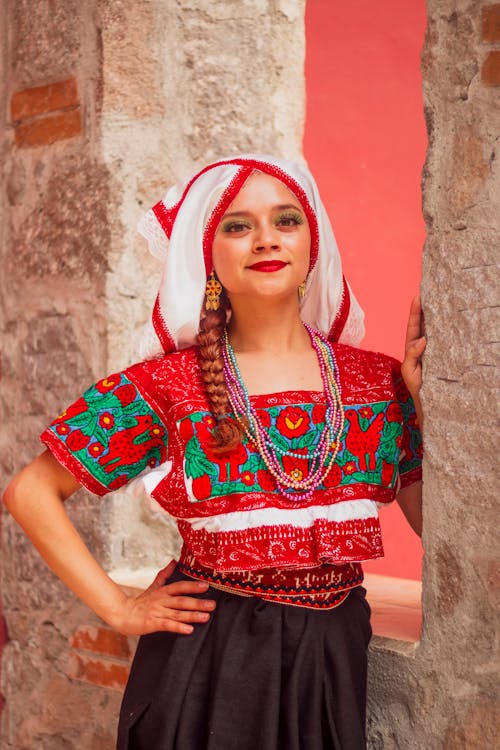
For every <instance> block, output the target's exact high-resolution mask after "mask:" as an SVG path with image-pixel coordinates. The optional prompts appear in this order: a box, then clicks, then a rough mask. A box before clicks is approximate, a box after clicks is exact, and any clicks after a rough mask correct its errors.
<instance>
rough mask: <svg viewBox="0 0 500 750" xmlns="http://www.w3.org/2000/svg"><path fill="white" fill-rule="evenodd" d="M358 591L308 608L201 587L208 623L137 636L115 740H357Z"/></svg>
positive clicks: (228, 746)
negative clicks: (187, 630) (212, 604)
mask: <svg viewBox="0 0 500 750" xmlns="http://www.w3.org/2000/svg"><path fill="white" fill-rule="evenodd" d="M183 578H185V576H183V575H182V574H180V573H179V572H176V573H175V574H174V576H172V578H171V579H169V582H173V580H181V579H183ZM365 593H366V592H365V590H364V589H363V588H362V587H360V586H358V587H357V588H355V589H353V590H352V591H351V593H350V594H349V596H348V597H347V599H346V600H345V601H344V602H343V603H342V604H341V605H339V606H338V607H336V608H335V609H330V610H313V609H306V608H303V607H293V606H288V605H283V604H275V603H271V602H266V601H264V600H262V599H259V598H257V597H244V596H238V595H235V594H229V593H227V592H225V591H220V590H219V589H214V588H210V589H209V591H208V592H207V593H206V594H202V595H201V596H203V597H205V598H211V599H215V600H216V601H217V608H216V610H215V612H214V613H213V614H212V615H211V619H210V621H209V622H208V623H206V624H199V625H195V629H194V632H193V633H192V634H191V635H177V634H173V633H152V634H151V635H146V636H142V637H141V639H140V640H139V645H138V647H137V652H136V655H135V658H134V662H133V664H132V669H131V673H130V678H129V682H128V685H127V688H126V691H125V695H124V698H123V703H122V709H121V713H120V724H119V729H118V744H117V750H233V748H234V750H363V749H364V748H365V700H366V666H367V659H366V652H367V646H368V642H369V640H370V636H371V627H370V610H369V606H368V603H367V601H366V599H365Z"/></svg>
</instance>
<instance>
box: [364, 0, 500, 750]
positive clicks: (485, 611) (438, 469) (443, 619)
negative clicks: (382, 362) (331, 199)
mask: <svg viewBox="0 0 500 750" xmlns="http://www.w3.org/2000/svg"><path fill="white" fill-rule="evenodd" d="M483 5H484V4H483V3H477V2H472V0H429V2H428V3H427V7H428V17H429V25H428V30H427V36H426V43H425V47H424V50H423V55H422V68H423V75H424V99H425V110H426V121H427V127H428V132H429V151H428V155H427V162H426V166H425V169H424V179H423V195H424V213H425V218H426V222H427V230H428V236H427V241H426V246H425V251H424V258H423V283H422V297H423V303H424V311H425V317H426V328H427V335H428V346H427V350H426V354H425V359H424V387H423V402H424V411H425V415H426V421H425V449H426V455H425V466H424V539H423V541H424V550H425V556H424V581H423V615H424V625H423V633H422V639H421V642H420V646H419V647H418V649H417V650H416V652H415V653H414V656H413V657H411V658H408V657H406V658H400V657H399V658H398V657H397V656H396V655H395V654H394V653H392V652H391V651H390V650H388V649H386V650H385V651H384V650H383V649H380V648H378V649H376V650H373V652H372V655H371V656H372V658H371V664H370V684H371V698H370V720H369V747H370V748H384V750H385V749H386V748H405V750H406V749H408V750H420V749H421V748H424V747H425V748H426V749H427V748H429V750H442V749H443V748H446V749H447V750H448V749H449V750H451V748H453V749H454V750H455V748H471V750H487V749H488V750H489V749H490V748H493V747H495V738H496V734H495V733H496V731H497V727H498V717H497V716H496V714H495V701H494V696H495V695H496V694H497V693H496V685H495V677H494V675H495V673H496V672H497V670H498V662H499V660H498V651H497V650H496V648H497V647H496V646H495V645H494V644H495V643H496V640H495V630H496V622H497V614H496V613H497V608H498V599H497V596H498V590H497V586H498V583H497V578H496V576H497V571H498V552H497V544H496V542H495V534H496V531H495V529H496V520H495V517H496V511H495V507H496V487H497V486H498V475H496V473H495V467H496V465H497V459H496V455H495V454H496V449H495V445H496V440H494V439H492V434H493V431H494V429H495V427H494V424H495V419H496V415H497V406H496V404H497V403H498V350H497V345H496V343H495V342H496V341H497V334H496V333H495V331H498V316H497V310H498V288H499V285H498V267H497V252H498V244H499V234H500V232H499V216H498V208H497V207H498V200H499V197H500V186H499V180H498V156H497V135H498V134H497V132H496V128H495V121H496V120H497V119H498V108H499V104H498V98H496V99H495V98H493V96H492V90H491V89H490V88H488V87H487V86H484V84H483V83H482V82H481V76H480V69H481V62H482V59H483V56H484V42H483V40H482V17H483V16H482V13H481V11H482V6H483Z"/></svg>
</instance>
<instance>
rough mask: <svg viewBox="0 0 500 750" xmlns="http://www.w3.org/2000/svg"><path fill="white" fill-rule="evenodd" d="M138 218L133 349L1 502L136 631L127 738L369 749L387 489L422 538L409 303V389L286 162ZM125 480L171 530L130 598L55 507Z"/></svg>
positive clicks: (88, 599)
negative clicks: (162, 553) (373, 333)
mask: <svg viewBox="0 0 500 750" xmlns="http://www.w3.org/2000/svg"><path fill="white" fill-rule="evenodd" d="M140 228H141V231H142V232H143V234H145V236H146V237H147V238H148V240H149V242H150V247H151V250H152V252H153V253H154V254H156V255H158V256H160V257H162V258H163V259H164V275H163V279H162V282H161V286H160V291H159V294H158V298H157V301H156V304H155V308H154V311H153V316H152V325H151V326H150V327H149V329H148V332H147V334H146V335H145V340H144V347H143V356H144V358H145V359H144V361H143V362H141V363H139V364H137V365H134V366H132V367H130V368H128V369H127V370H125V371H124V372H123V373H117V374H114V375H111V376H109V377H107V378H104V379H103V380H101V381H99V382H98V383H97V384H96V385H95V386H93V387H92V388H90V389H89V390H88V391H86V393H85V394H84V395H83V397H81V398H80V399H78V401H76V402H75V404H73V405H72V406H70V407H69V408H68V409H66V411H65V412H63V414H62V415H60V416H59V417H58V418H57V419H56V420H55V421H54V422H53V423H52V425H50V427H49V428H47V430H46V431H45V432H44V433H43V435H42V439H43V440H44V442H45V443H46V445H47V446H48V448H49V449H50V451H47V452H46V453H44V454H43V455H42V456H40V457H39V458H37V459H36V460H35V461H34V462H33V463H32V464H31V465H30V466H29V467H27V468H26V469H25V470H24V471H23V472H21V473H20V474H19V475H18V477H17V478H16V479H14V481H13V482H12V484H11V486H10V487H9V488H8V490H7V491H6V494H5V503H6V505H7V507H8V508H9V510H10V511H11V513H12V514H13V515H14V517H15V518H16V519H17V520H18V521H19V523H20V524H21V525H22V526H23V527H24V529H25V531H26V533H27V534H28V535H29V536H30V538H31V539H32V541H33V542H34V544H35V545H36V546H37V548H38V549H39V551H40V552H41V554H42V555H43V556H44V558H45V559H46V561H47V563H48V564H49V565H50V567H51V568H52V569H53V570H54V572H55V573H56V574H57V575H58V576H59V577H60V578H61V579H62V580H63V581H64V582H65V583H66V584H67V585H68V586H69V587H70V588H71V589H72V590H73V591H74V592H75V593H76V594H77V595H78V596H79V597H80V598H81V599H82V600H83V601H84V602H85V603H86V604H87V605H88V606H90V607H91V608H92V609H93V610H94V611H95V612H96V613H97V614H98V615H99V616H100V617H101V618H102V619H103V620H105V621H106V622H107V623H109V624H110V625H112V626H113V627H115V628H116V629H118V630H119V631H120V632H122V633H126V634H140V635H142V636H143V637H142V638H141V640H140V642H139V646H138V650H137V654H136V657H135V660H134V664H133V667H132V671H131V677H130V680H129V684H128V686H127V690H126V693H125V697H124V702H123V706H122V712H121V719H120V728H119V738H118V747H119V748H123V749H124V748H136V749H139V748H144V749H145V748H147V749H148V750H155V749H156V748H158V749H161V750H170V749H171V748H172V749H173V748H178V749H180V750H194V749H195V748H196V749H198V748H211V749H213V748H217V749H218V750H226V749H228V748H233V747H234V748H239V750H245V749H247V748H248V750H250V749H251V750H254V749H255V748H259V749H260V750H274V749H275V748H283V749H285V748H286V750H293V749H295V748H296V749H297V750H299V748H300V750H319V749H320V748H341V749H342V750H346V749H351V748H352V749H353V750H354V749H359V748H362V747H364V746H365V740H364V718H365V690H366V687H365V685H366V648H367V645H368V641H369V638H370V633H371V630H370V624H369V610H368V605H367V604H366V601H365V591H364V589H363V588H362V587H361V585H360V584H361V582H362V580H363V574H362V570H361V566H360V562H361V561H363V560H366V559H371V558H374V557H378V556H380V555H382V554H383V552H382V545H381V539H380V527H379V524H378V519H377V503H380V502H382V503H384V502H389V501H391V500H392V499H394V497H395V496H396V495H397V499H398V501H399V502H400V504H401V506H402V508H403V511H404V512H405V514H406V516H407V517H408V520H409V521H410V523H411V525H412V526H413V528H414V529H415V530H416V531H417V533H419V532H420V527H421V481H420V463H421V461H420V458H421V442H420V436H419V432H418V427H417V425H418V422H420V423H421V422H422V415H421V408H420V401H419V397H418V392H419V388H420V379H421V378H420V364H419V358H420V356H421V354H422V353H423V350H424V347H425V340H424V339H423V338H421V337H420V310H419V304H418V301H415V302H414V303H413V305H412V309H411V313H410V321H409V326H408V337H407V345H406V355H405V361H404V363H403V366H402V372H403V375H404V380H403V378H402V377H401V371H400V367H399V364H398V363H397V362H396V361H395V360H393V359H391V358H389V357H386V356H385V355H382V354H378V353H369V352H364V351H362V350H359V349H356V348H355V345H356V344H357V343H359V341H360V339H361V337H362V334H363V323H362V321H363V315H362V312H361V310H360V308H359V305H358V304H357V302H356V300H355V298H354V296H353V295H352V293H351V291H350V289H349V286H348V285H347V283H346V282H345V280H344V279H343V276H342V270H341V263H340V257H339V254H338V250H337V247H336V243H335V239H334V236H333V233H332V230H331V227H330V223H329V220H328V217H327V216H326V213H325V211H324V208H323V206H322V203H321V200H320V198H319V195H318V192H317V188H316V186H315V183H314V181H313V179H312V177H311V175H310V174H309V172H308V171H307V169H306V168H305V167H303V166H301V165H298V164H295V163H292V162H288V161H285V160H282V159H275V158H270V157H263V156H253V155H247V156H242V157H237V158H230V159H225V160H222V161H220V162H215V163H214V164H211V165H208V166H207V167H206V168H205V169H204V170H202V171H201V172H199V173H197V174H196V175H195V176H194V177H193V178H192V179H191V180H189V181H188V182H185V183H182V184H180V185H177V186H175V187H174V188H172V189H171V190H170V191H169V192H168V193H167V194H166V196H165V198H164V199H163V201H160V202H159V203H158V204H157V205H156V206H155V207H154V208H153V209H152V211H150V212H148V214H147V215H146V217H145V218H144V219H143V221H142V223H141V227H140ZM353 345H354V346H353ZM410 394H411V395H410ZM412 397H413V400H412ZM415 410H416V411H415ZM56 459H57V460H56ZM132 481H134V482H142V483H143V485H144V487H145V488H146V490H147V491H148V492H149V493H150V494H151V495H152V496H153V497H154V498H155V499H156V500H157V501H158V502H159V503H160V504H161V505H162V507H164V508H165V509H166V510H167V511H169V512H170V513H171V514H172V515H173V516H174V517H176V518H177V521H178V526H179V530H180V533H181V535H182V537H183V540H184V546H183V550H182V553H181V559H180V561H179V563H178V564H175V563H174V562H172V563H170V564H169V565H167V567H166V568H164V569H163V570H162V571H160V573H159V574H158V576H157V577H156V580H155V581H154V583H153V584H152V585H151V586H150V588H149V589H147V591H145V592H143V593H142V594H141V595H140V596H138V597H130V596H127V595H125V594H124V593H123V592H122V591H121V590H120V588H119V587H118V586H117V585H115V584H114V583H113V582H112V581H111V580H110V579H109V578H108V576H107V575H106V573H105V572H104V571H103V570H102V569H101V568H100V566H99V565H98V564H97V562H96V561H95V560H94V559H93V557H92V556H91V554H90V553H89V551H88V550H87V549H86V547H85V546H84V544H83V542H82V540H81V538H80V537H79V535H78V534H77V532H76V530H75V529H74V527H73V526H72V525H71V523H70V522H69V520H68V517H67V515H66V513H65V511H64V500H66V499H67V498H68V497H69V496H70V495H71V494H72V493H73V492H74V491H75V490H77V489H78V487H79V486H80V485H84V486H86V487H87V488H89V489H90V490H92V491H93V492H95V493H96V494H100V495H101V494H105V493H106V492H108V491H110V490H114V489H117V488H119V487H122V486H124V485H126V484H130V483H131V482H132ZM186 636H187V637H186Z"/></svg>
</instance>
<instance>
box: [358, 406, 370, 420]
mask: <svg viewBox="0 0 500 750" xmlns="http://www.w3.org/2000/svg"><path fill="white" fill-rule="evenodd" d="M359 416H360V417H363V419H371V417H373V409H372V407H371V406H362V407H361V409H360V410H359Z"/></svg>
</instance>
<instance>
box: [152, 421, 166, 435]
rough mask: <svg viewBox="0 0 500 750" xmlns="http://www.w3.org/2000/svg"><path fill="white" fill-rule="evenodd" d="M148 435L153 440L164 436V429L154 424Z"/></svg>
mask: <svg viewBox="0 0 500 750" xmlns="http://www.w3.org/2000/svg"><path fill="white" fill-rule="evenodd" d="M149 434H150V435H151V437H155V438H158V437H162V436H163V435H164V434H165V428H164V427H162V426H161V425H159V424H155V425H153V427H151V429H150V430H149Z"/></svg>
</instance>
